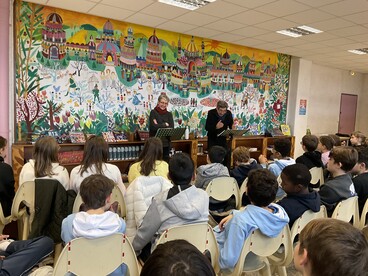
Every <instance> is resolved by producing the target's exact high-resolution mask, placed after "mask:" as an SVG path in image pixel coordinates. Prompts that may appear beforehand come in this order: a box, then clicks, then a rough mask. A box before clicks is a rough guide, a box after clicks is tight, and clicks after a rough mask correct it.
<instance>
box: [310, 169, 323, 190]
mask: <svg viewBox="0 0 368 276" xmlns="http://www.w3.org/2000/svg"><path fill="white" fill-rule="evenodd" d="M309 172H310V174H311V175H312V179H311V181H310V184H312V185H313V187H316V189H319V187H320V186H321V185H323V184H325V177H324V175H323V168H321V167H320V168H318V167H313V168H311V169H310V170H309Z"/></svg>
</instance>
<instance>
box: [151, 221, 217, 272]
mask: <svg viewBox="0 0 368 276" xmlns="http://www.w3.org/2000/svg"><path fill="white" fill-rule="evenodd" d="M178 239H183V240H187V241H188V242H190V243H191V244H193V245H194V246H195V247H197V248H198V250H199V251H201V252H205V251H206V250H208V251H209V252H210V254H211V264H212V266H213V268H214V269H215V271H216V272H218V271H219V268H220V267H219V263H218V259H219V250H218V247H217V241H216V238H215V235H214V233H213V230H212V227H211V226H210V225H208V224H207V223H196V224H186V225H180V226H174V227H171V228H169V229H167V230H165V232H163V233H162V234H161V236H160V238H159V239H158V241H157V243H156V246H157V245H158V244H161V243H165V242H168V241H172V240H178Z"/></svg>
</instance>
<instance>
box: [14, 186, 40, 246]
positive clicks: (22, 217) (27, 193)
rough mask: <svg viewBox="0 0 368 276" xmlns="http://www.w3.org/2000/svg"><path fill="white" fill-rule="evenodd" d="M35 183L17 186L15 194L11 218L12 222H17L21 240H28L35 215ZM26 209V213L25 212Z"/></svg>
mask: <svg viewBox="0 0 368 276" xmlns="http://www.w3.org/2000/svg"><path fill="white" fill-rule="evenodd" d="M34 206H35V182H34V181H27V182H24V183H23V184H22V185H20V186H19V188H18V190H17V192H16V193H15V196H14V199H13V204H12V209H11V216H12V218H13V220H18V230H20V231H19V235H18V236H19V237H20V238H21V239H22V240H26V239H28V235H29V233H30V231H31V224H32V221H33V218H34V215H35V207H34ZM27 208H28V211H27Z"/></svg>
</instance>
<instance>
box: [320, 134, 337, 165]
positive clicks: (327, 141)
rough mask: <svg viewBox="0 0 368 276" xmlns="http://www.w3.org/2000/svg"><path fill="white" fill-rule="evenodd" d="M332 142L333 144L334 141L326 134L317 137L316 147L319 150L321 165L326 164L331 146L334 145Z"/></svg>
mask: <svg viewBox="0 0 368 276" xmlns="http://www.w3.org/2000/svg"><path fill="white" fill-rule="evenodd" d="M334 144H335V141H334V140H333V138H331V137H330V136H328V135H324V136H320V137H319V143H318V147H317V149H318V151H320V152H321V160H322V163H323V166H326V165H327V162H328V159H329V155H330V150H332V148H333V147H334Z"/></svg>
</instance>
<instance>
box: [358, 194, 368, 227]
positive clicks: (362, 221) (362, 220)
mask: <svg viewBox="0 0 368 276" xmlns="http://www.w3.org/2000/svg"><path fill="white" fill-rule="evenodd" d="M367 214H368V199H367V200H366V201H365V204H364V207H363V210H362V213H361V215H360V226H359V229H363V228H364V226H365V223H366V219H367Z"/></svg>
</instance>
